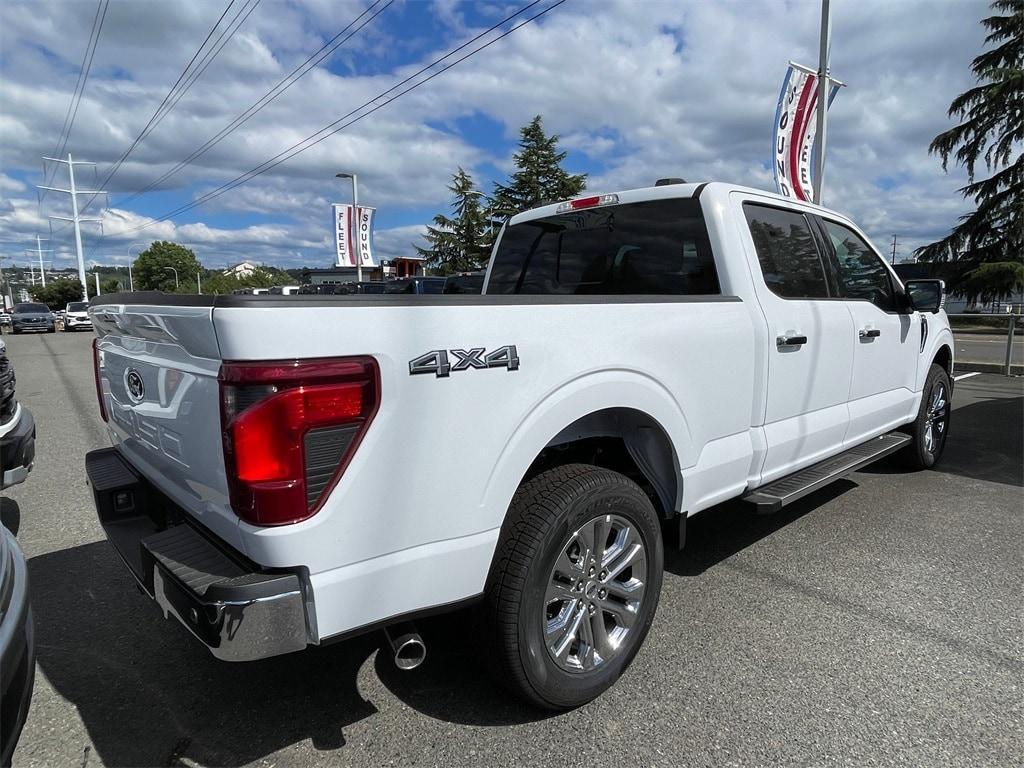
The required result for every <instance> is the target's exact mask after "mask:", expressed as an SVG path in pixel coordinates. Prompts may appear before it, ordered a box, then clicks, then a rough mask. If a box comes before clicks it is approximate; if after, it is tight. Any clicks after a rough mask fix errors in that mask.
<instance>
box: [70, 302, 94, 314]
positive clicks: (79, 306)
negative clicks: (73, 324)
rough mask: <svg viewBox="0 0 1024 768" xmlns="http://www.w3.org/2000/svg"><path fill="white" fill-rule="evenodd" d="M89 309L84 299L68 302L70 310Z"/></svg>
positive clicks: (83, 310) (80, 310)
mask: <svg viewBox="0 0 1024 768" xmlns="http://www.w3.org/2000/svg"><path fill="white" fill-rule="evenodd" d="M87 309H89V305H88V304H87V303H86V302H84V301H72V302H71V303H70V304H68V309H67V311H68V312H85V311H86V310H87Z"/></svg>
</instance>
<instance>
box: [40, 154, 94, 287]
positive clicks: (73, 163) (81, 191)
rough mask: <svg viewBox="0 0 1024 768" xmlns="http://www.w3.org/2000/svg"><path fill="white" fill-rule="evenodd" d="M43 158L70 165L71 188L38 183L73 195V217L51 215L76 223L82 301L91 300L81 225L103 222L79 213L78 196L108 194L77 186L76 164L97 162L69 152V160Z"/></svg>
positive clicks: (51, 189) (76, 244)
mask: <svg viewBox="0 0 1024 768" xmlns="http://www.w3.org/2000/svg"><path fill="white" fill-rule="evenodd" d="M43 160H49V161H51V162H54V163H63V164H64V165H66V166H67V167H68V180H69V181H70V182H71V189H61V188H60V187H45V186H43V185H41V184H37V185H36V186H38V187H39V188H40V189H47V190H49V191H51V192H63V193H64V194H66V195H71V218H68V217H67V216H50V218H51V219H60V220H61V221H70V222H71V223H73V224H74V225H75V251H76V252H77V254H78V279H79V280H80V281H81V282H82V301H88V300H89V291H88V289H87V288H86V282H85V281H86V277H85V257H84V256H83V255H82V228H81V226H79V225H80V224H81V222H83V221H93V222H102V221H103V220H102V219H99V218H84V217H82V216H79V215H78V196H79V195H103V194H106V193H105V192H104V191H103V190H93V189H77V188H76V187H75V166H76V165H96V163H89V162H86V161H84V160H72V159H71V153H70V152H69V153H68V159H67V160H61V159H59V158H56V157H44V158H43Z"/></svg>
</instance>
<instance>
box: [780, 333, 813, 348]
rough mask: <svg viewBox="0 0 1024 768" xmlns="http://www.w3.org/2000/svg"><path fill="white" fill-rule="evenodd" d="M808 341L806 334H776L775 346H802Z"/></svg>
mask: <svg viewBox="0 0 1024 768" xmlns="http://www.w3.org/2000/svg"><path fill="white" fill-rule="evenodd" d="M806 343H807V337H806V336H776V337H775V346H777V347H802V346H803V345H804V344H806Z"/></svg>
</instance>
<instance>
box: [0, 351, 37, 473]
mask: <svg viewBox="0 0 1024 768" xmlns="http://www.w3.org/2000/svg"><path fill="white" fill-rule="evenodd" d="M16 381H17V380H16V378H15V375H14V366H13V365H12V364H11V361H10V359H8V357H7V345H6V344H5V343H4V342H3V341H2V340H0V490H3V489H4V488H9V487H10V486H12V485H17V484H18V483H20V482H23V481H24V480H25V478H26V477H28V473H29V472H30V471H31V470H32V465H33V463H34V462H35V457H36V425H35V420H34V419H33V418H32V412H31V411H30V410H29V409H28V408H25V407H24V406H22V405H21V404H20V403H19V402H18V400H17V398H16V397H15V394H14V387H15V383H16Z"/></svg>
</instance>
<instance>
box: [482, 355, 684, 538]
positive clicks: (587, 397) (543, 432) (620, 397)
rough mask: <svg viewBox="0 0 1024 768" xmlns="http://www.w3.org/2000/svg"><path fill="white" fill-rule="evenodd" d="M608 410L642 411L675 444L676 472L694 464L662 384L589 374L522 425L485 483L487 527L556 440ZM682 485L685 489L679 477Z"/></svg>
mask: <svg viewBox="0 0 1024 768" xmlns="http://www.w3.org/2000/svg"><path fill="white" fill-rule="evenodd" d="M608 409H630V410H634V411H638V412H640V413H642V414H644V415H646V416H647V417H648V418H650V419H651V420H652V421H653V422H655V424H657V425H658V426H659V427H660V428H661V429H662V431H663V432H664V433H665V435H666V437H667V438H668V440H669V443H670V444H671V446H672V449H673V452H674V454H675V460H676V472H677V473H678V472H679V470H680V469H681V468H682V467H685V466H689V465H690V464H692V463H694V462H695V461H696V454H695V449H694V446H693V440H692V436H691V431H690V426H689V424H688V422H687V420H686V416H685V414H684V413H683V410H682V408H681V407H680V405H679V403H678V402H677V401H676V400H675V398H674V397H673V396H672V394H671V393H670V392H669V391H668V390H667V389H666V388H665V387H664V386H663V385H661V384H660V383H659V382H657V381H656V380H654V379H652V378H651V377H650V376H648V375H646V374H644V373H642V372H640V371H636V370H631V369H615V370H602V371H596V372H591V373H585V374H582V375H581V376H578V377H576V378H574V379H570V380H568V381H565V382H563V383H562V384H560V385H558V386H557V387H555V388H554V389H552V390H551V391H549V392H548V393H546V394H545V395H543V396H542V397H541V398H540V399H539V400H538V401H537V402H536V403H535V404H534V405H533V406H531V408H530V409H529V411H528V412H527V413H526V414H525V415H524V417H523V418H522V419H521V420H520V421H519V426H518V427H517V428H516V430H515V431H514V432H513V433H512V435H511V436H510V437H509V439H508V442H507V443H506V444H505V448H504V449H503V450H502V452H501V455H500V456H499V457H498V460H497V461H496V462H495V465H494V469H493V470H492V472H491V475H490V476H489V477H488V479H487V482H486V483H485V485H484V490H483V495H482V498H481V500H480V507H481V509H482V511H484V513H485V515H486V517H487V519H488V527H499V526H501V524H502V523H503V522H504V520H505V515H506V514H507V512H508V508H509V505H510V504H511V503H512V497H513V496H514V495H515V492H516V490H517V489H518V488H519V485H520V483H521V482H522V479H523V477H524V476H525V475H526V472H527V470H529V468H530V465H531V464H533V461H534V459H536V458H537V456H538V455H539V454H540V452H541V451H542V450H544V448H545V447H546V446H547V445H548V444H549V443H550V442H551V440H552V439H554V438H555V437H556V436H557V435H558V434H559V433H560V432H562V431H563V430H565V429H566V428H567V427H569V426H570V425H572V424H573V423H575V422H576V421H578V420H580V419H582V418H584V417H586V416H589V415H590V414H592V413H596V412H598V411H604V410H608ZM677 477H678V474H677ZM678 483H679V487H680V488H681V483H682V480H681V478H680V479H679V480H678ZM677 496H681V492H680V494H677ZM677 501H678V499H677Z"/></svg>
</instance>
